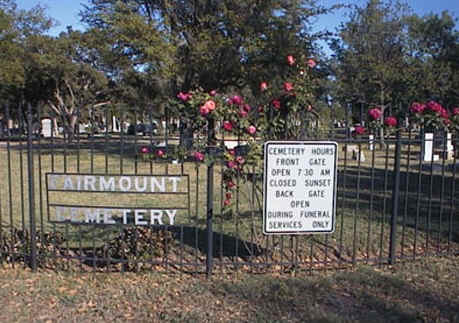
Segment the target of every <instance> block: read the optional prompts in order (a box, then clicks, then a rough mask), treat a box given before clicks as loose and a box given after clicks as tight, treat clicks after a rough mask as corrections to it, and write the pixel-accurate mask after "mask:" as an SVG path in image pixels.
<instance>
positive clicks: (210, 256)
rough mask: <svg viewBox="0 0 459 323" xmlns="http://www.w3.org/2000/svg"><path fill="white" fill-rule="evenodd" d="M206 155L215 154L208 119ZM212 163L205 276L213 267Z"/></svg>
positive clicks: (210, 124)
mask: <svg viewBox="0 0 459 323" xmlns="http://www.w3.org/2000/svg"><path fill="white" fill-rule="evenodd" d="M207 127H208V128H207V153H208V155H211V154H213V153H216V151H214V150H213V149H212V146H214V135H215V130H214V120H213V119H209V123H208V126H207ZM213 205H214V162H213V161H212V162H211V163H209V164H208V166H207V217H206V226H207V255H206V273H207V276H210V275H211V274H212V267H213V241H214V239H213V235H214V233H213V228H212V221H213V215H214V208H213Z"/></svg>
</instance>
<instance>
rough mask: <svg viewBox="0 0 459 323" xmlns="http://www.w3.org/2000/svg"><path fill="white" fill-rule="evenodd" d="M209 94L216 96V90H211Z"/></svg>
mask: <svg viewBox="0 0 459 323" xmlns="http://www.w3.org/2000/svg"><path fill="white" fill-rule="evenodd" d="M209 95H210V96H216V95H217V91H215V90H212V91H210V92H209Z"/></svg>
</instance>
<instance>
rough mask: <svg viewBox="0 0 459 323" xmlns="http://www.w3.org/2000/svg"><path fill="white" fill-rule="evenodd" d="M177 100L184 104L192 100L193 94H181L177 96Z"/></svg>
mask: <svg viewBox="0 0 459 323" xmlns="http://www.w3.org/2000/svg"><path fill="white" fill-rule="evenodd" d="M177 98H179V99H180V100H182V101H183V102H186V101H188V100H189V99H191V93H183V92H180V93H179V94H177Z"/></svg>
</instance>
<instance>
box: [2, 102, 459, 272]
mask: <svg viewBox="0 0 459 323" xmlns="http://www.w3.org/2000/svg"><path fill="white" fill-rule="evenodd" d="M2 115H3V116H4V120H7V119H10V118H11V117H10V111H9V109H7V108H5V109H4V110H2ZM102 116H103V118H102ZM41 117H42V112H41V111H40V109H38V110H36V109H32V107H30V106H29V107H27V110H26V111H19V112H18V111H16V117H15V118H14V119H15V120H16V125H15V128H14V129H19V130H13V129H8V127H6V128H5V127H4V128H3V129H4V130H3V131H2V137H1V141H0V169H1V170H0V172H1V173H0V178H1V179H2V180H1V185H0V243H1V245H0V259H1V260H2V261H4V262H5V261H11V262H13V263H14V262H17V261H24V262H26V263H28V264H30V265H31V267H32V268H34V269H35V268H37V266H53V267H56V266H57V267H59V268H64V269H69V268H78V269H82V270H103V271H111V270H142V269H149V270H152V269H154V270H166V271H171V270H178V271H181V272H206V273H208V274H210V273H212V271H213V270H221V271H227V270H249V271H267V270H272V271H289V270H295V271H296V270H306V271H312V270H316V269H328V268H341V267H346V266H352V265H355V264H357V263H361V262H363V263H368V264H385V263H393V262H395V261H397V260H399V259H416V258H418V257H423V256H426V255H443V254H457V253H459V217H458V215H459V214H458V203H457V202H458V200H459V196H458V195H459V194H458V192H457V182H458V176H457V172H458V165H459V164H458V160H457V158H458V157H457V147H459V142H458V138H453V141H452V143H451V144H452V145H453V146H454V147H455V148H454V149H455V152H456V153H455V154H453V156H452V159H448V157H451V156H448V154H447V153H445V151H446V148H447V147H446V141H445V140H440V141H439V142H438V144H436V145H435V147H434V151H435V155H438V156H439V158H438V160H436V157H435V160H434V157H433V156H434V154H433V155H432V159H431V160H430V161H427V162H425V161H423V160H422V158H420V154H421V153H422V149H423V148H422V144H423V139H422V138H420V137H419V136H420V134H419V132H415V131H414V130H412V129H407V130H406V131H403V132H399V133H398V134H397V135H396V136H392V137H390V138H387V139H385V140H384V142H382V141H380V140H377V139H376V140H375V141H374V142H372V143H370V142H369V140H368V138H367V137H361V138H354V137H352V136H349V132H348V131H346V129H337V128H335V129H316V131H315V134H314V136H313V138H311V139H310V140H311V141H323V140H333V141H336V142H338V144H339V159H338V175H337V182H338V193H337V206H336V208H337V209H336V229H335V232H333V233H331V234H324V235H301V236H265V235H263V234H262V229H261V216H262V201H263V199H262V196H261V194H262V191H261V187H262V185H261V183H262V178H263V170H262V169H261V168H257V167H255V166H254V167H252V168H250V169H249V170H248V171H246V172H245V173H244V174H240V176H238V177H237V178H236V189H235V190H234V191H233V200H234V204H233V207H232V209H231V211H230V212H227V213H223V212H222V211H223V206H224V205H223V204H224V200H225V194H226V193H225V185H224V179H223V176H222V172H223V167H224V165H222V163H220V162H218V161H216V162H215V163H211V164H210V165H206V164H204V163H201V164H196V163H195V162H192V161H188V160H185V161H181V162H179V161H174V160H167V159H166V160H155V159H152V158H145V155H144V154H142V152H141V148H142V147H148V148H149V149H151V150H152V151H154V149H155V148H157V147H161V149H164V150H165V151H166V152H167V151H168V149H173V148H174V147H176V146H177V145H179V144H180V134H179V133H178V132H177V129H172V128H171V124H172V121H171V120H168V121H167V122H164V127H160V128H159V129H158V131H159V132H158V133H154V132H148V133H145V134H143V133H138V132H137V131H136V129H135V128H134V132H132V128H130V130H129V132H128V129H124V128H123V127H121V129H120V131H119V132H117V131H114V130H116V129H112V127H111V126H109V125H108V120H113V117H116V118H118V119H119V122H120V123H121V125H123V124H124V123H125V122H127V120H128V119H129V121H131V122H132V123H133V124H134V125H135V124H137V122H138V121H140V120H139V119H141V116H140V115H139V114H138V112H136V111H134V112H133V113H131V114H129V115H127V113H126V112H122V113H121V114H115V113H114V112H113V111H110V110H105V111H103V114H102V115H100V116H99V117H100V120H102V121H103V120H105V127H104V128H101V129H99V130H97V129H96V128H95V127H93V126H92V127H90V128H88V129H89V130H88V131H86V132H84V133H83V131H80V124H79V123H77V125H76V129H77V131H75V133H71V134H68V133H66V132H63V133H61V134H56V129H55V126H54V124H51V129H50V132H49V133H47V134H46V137H45V136H43V133H42V134H41V135H40V133H39V132H34V129H35V128H36V127H35V126H34V124H35V123H36V122H39V121H40V120H41ZM145 120H146V122H145ZM34 121H35V122H34ZM90 121H91V124H92V125H94V124H95V123H96V117H95V116H94V115H92V116H91V118H90ZM141 121H143V123H144V124H146V125H148V126H150V127H151V128H153V124H156V123H154V122H153V119H152V116H151V114H150V115H148V116H146V117H143V120H141ZM212 129H213V127H212ZM81 130H83V128H82V127H81ZM215 138H217V140H218V142H219V143H220V144H222V146H223V144H224V143H225V142H228V143H229V142H231V143H232V145H233V146H238V145H239V146H241V145H242V144H243V142H241V141H240V139H238V138H231V139H232V140H228V139H229V138H225V135H224V134H223V133H220V132H219V131H218V130H217V132H216V133H215V134H214V133H212V131H209V141H211V140H214V139H215ZM260 144H262V143H260ZM370 146H373V148H374V149H370ZM379 146H381V147H379ZM47 173H60V174H102V175H105V176H110V175H112V174H119V175H126V176H132V175H155V174H161V175H170V176H188V177H189V181H188V183H187V187H186V189H187V192H188V197H187V198H185V199H180V198H178V199H177V198H176V199H175V200H174V199H173V198H172V197H171V198H169V197H167V196H166V197H165V196H162V197H156V196H155V197H154V198H157V199H159V201H160V203H163V204H164V208H171V209H172V208H174V207H175V208H177V209H184V210H187V211H186V212H184V213H181V214H180V216H178V217H177V218H176V221H175V222H174V223H173V224H171V223H166V224H155V225H145V226H133V225H132V224H122V223H111V224H100V223H90V224H88V223H72V222H65V223H54V222H53V221H50V220H49V219H50V218H49V212H50V211H49V208H48V207H47V205H48V203H49V198H50V197H49V193H50V192H49V189H48V187H47V181H46V176H47V175H46V174H47ZM54 193H56V192H54ZM121 195H122V194H121ZM124 195H128V196H129V200H126V199H124V200H123V198H122V197H119V196H118V195H116V197H115V196H114V197H110V196H107V195H106V196H105V197H104V198H103V200H98V199H102V198H98V197H95V196H93V195H88V194H87V195H83V194H81V192H74V194H67V195H65V196H57V199H62V201H58V202H56V203H57V204H59V203H61V204H66V203H67V204H68V205H80V206H85V205H99V204H97V203H102V202H103V203H105V204H103V205H108V206H107V207H113V208H117V207H120V206H122V205H123V203H127V202H129V203H130V205H131V206H133V207H135V208H140V209H141V208H145V209H147V208H148V207H149V206H150V205H151V203H152V201H151V200H152V199H153V197H152V196H151V195H150V196H148V195H142V194H136V195H135V197H133V195H129V194H124ZM161 198H162V200H161ZM88 202H91V203H88Z"/></svg>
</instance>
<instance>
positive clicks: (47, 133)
mask: <svg viewBox="0 0 459 323" xmlns="http://www.w3.org/2000/svg"><path fill="white" fill-rule="evenodd" d="M51 131H52V125H51V119H43V120H41V134H42V135H43V137H45V138H49V137H51Z"/></svg>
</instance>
